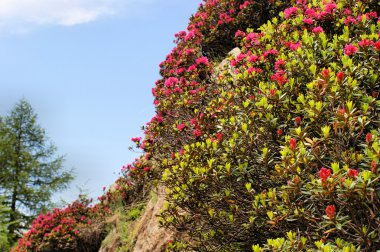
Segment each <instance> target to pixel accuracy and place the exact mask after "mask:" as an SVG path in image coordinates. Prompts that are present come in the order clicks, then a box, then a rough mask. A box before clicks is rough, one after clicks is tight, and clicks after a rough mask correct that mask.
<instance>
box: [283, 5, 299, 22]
mask: <svg viewBox="0 0 380 252" xmlns="http://www.w3.org/2000/svg"><path fill="white" fill-rule="evenodd" d="M297 11H298V8H297V7H290V8H287V9H285V10H284V14H285V18H286V19H288V18H289V17H290V16H291V15H293V14H295V13H297Z"/></svg>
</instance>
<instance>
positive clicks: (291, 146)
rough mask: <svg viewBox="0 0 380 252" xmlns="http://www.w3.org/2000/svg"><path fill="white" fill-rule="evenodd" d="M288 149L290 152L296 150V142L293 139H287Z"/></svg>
mask: <svg viewBox="0 0 380 252" xmlns="http://www.w3.org/2000/svg"><path fill="white" fill-rule="evenodd" d="M289 147H290V149H292V150H295V149H296V148H297V140H296V139H294V138H290V139H289Z"/></svg>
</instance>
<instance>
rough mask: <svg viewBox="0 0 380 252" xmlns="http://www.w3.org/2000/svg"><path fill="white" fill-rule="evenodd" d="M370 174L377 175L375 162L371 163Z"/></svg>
mask: <svg viewBox="0 0 380 252" xmlns="http://www.w3.org/2000/svg"><path fill="white" fill-rule="evenodd" d="M371 172H372V173H374V174H377V163H376V161H375V160H373V161H372V162H371Z"/></svg>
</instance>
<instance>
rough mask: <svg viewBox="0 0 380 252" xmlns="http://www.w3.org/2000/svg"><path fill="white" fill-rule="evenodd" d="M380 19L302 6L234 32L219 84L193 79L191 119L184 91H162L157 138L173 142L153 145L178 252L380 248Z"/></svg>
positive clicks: (369, 4) (341, 6) (362, 12)
mask: <svg viewBox="0 0 380 252" xmlns="http://www.w3.org/2000/svg"><path fill="white" fill-rule="evenodd" d="M210 2H212V1H210ZM218 2H219V1H218ZM225 4H227V3H225ZM227 5H228V4H227ZM231 7H232V5H231ZM378 8H379V3H378V2H376V1H352V0H342V1H339V2H332V1H330V2H321V1H298V3H297V4H296V5H294V6H293V7H290V8H287V9H286V10H285V11H284V12H283V13H281V14H280V15H279V17H275V18H273V19H272V20H271V21H270V22H268V23H265V24H263V25H262V26H261V27H260V28H259V29H258V30H254V29H248V30H247V31H245V32H238V33H237V37H236V39H238V40H240V49H241V53H240V54H239V55H237V56H236V57H232V56H231V57H230V59H229V64H228V65H227V66H226V68H225V70H224V71H221V72H220V73H219V72H215V71H214V73H213V75H212V74H211V75H209V76H208V77H207V78H206V79H202V74H203V72H199V71H198V72H197V74H194V75H195V78H200V79H199V85H200V87H203V88H204V90H203V91H201V92H203V94H202V96H201V97H202V98H201V101H199V102H195V105H194V103H191V104H192V105H191V106H193V107H192V109H193V110H192V112H191V111H190V112H189V110H188V108H189V106H187V105H185V104H188V99H190V98H189V97H191V93H190V91H183V92H182V93H181V92H178V93H176V91H175V90H176V89H177V90H178V88H183V89H184V90H188V89H187V88H189V87H188V86H186V80H183V81H182V82H183V83H181V79H180V77H173V76H174V75H173V76H170V77H169V76H168V77H167V78H166V80H164V83H165V84H166V85H165V88H164V89H165V90H172V93H170V91H165V92H164V91H162V90H161V91H160V92H161V93H170V95H168V96H166V98H164V96H158V97H159V105H158V112H159V113H161V114H159V115H158V116H160V117H162V118H160V119H159V120H157V119H156V121H155V123H157V121H158V123H157V124H153V125H154V127H156V128H153V129H155V130H157V131H158V132H160V130H163V129H167V130H166V131H165V132H164V133H163V134H156V135H155V133H157V132H156V131H154V130H153V131H151V132H148V133H150V134H151V135H149V134H148V137H147V139H148V140H149V141H151V142H150V143H152V142H153V144H152V146H153V147H152V149H151V150H150V153H151V155H152V158H153V159H154V160H156V161H159V162H160V163H159V166H158V167H159V168H160V169H164V172H163V175H162V182H163V184H164V185H165V186H166V187H167V191H168V194H167V200H168V204H167V207H166V209H165V210H164V211H163V212H162V214H161V222H162V224H163V225H164V226H167V227H171V228H175V229H176V230H177V231H179V233H180V234H183V235H182V236H180V237H178V239H177V243H174V244H173V245H171V249H172V250H179V251H183V250H186V249H189V250H191V249H193V250H194V249H195V250H196V251H250V250H252V249H253V250H254V251H301V250H307V249H309V250H320V251H338V250H339V251H355V250H360V251H374V250H375V249H379V248H380V238H379V237H380V234H379V229H378V227H379V225H380V209H379V204H380V201H379V200H380V198H379V197H380V195H379V183H380V182H379V180H380V178H379V173H378V164H379V158H380V147H379V146H380V130H379V122H380V120H379V119H380V117H379V112H380V101H379V90H380V83H379V78H378V75H379V72H380V71H379V70H380V69H379V68H380V64H379V60H380V59H379V56H380V40H379V36H380V35H379V30H380V23H379V21H378V17H377V16H378V13H377V12H376V11H377V10H378ZM180 46H182V45H181V44H179V47H180ZM177 49H178V47H177ZM175 50H176V49H175ZM175 50H174V51H175ZM175 56H176V55H173V59H170V58H169V60H170V61H171V62H172V61H174V62H175V61H176V60H177V59H176V58H175ZM200 62H205V63H202V64H203V67H205V68H203V69H205V70H206V71H210V73H211V72H213V71H212V70H211V69H212V68H213V67H212V66H215V65H216V64H217V63H216V62H208V61H207V60H206V59H202V60H201V61H200ZM199 65H200V64H198V67H199ZM176 70H178V65H175V66H173V67H172V68H169V67H168V68H166V69H165V71H166V72H169V73H170V72H171V73H173V72H174V73H175V72H176ZM173 78H177V79H178V82H177V81H176V80H175V79H173ZM196 80H197V81H198V79H196ZM160 88H163V87H160ZM199 89H200V88H199V87H198V90H199ZM173 90H174V91H173ZM160 92H159V93H160ZM192 93H193V94H194V92H192ZM197 95H198V93H196V94H195V95H194V96H196V97H197V98H194V99H195V100H196V99H198V98H199V97H200V96H197ZM196 101H197V100H196ZM180 104H182V106H183V108H180V106H179V105H180ZM162 108H165V113H164V112H163V111H162V110H161V109H162ZM167 118H169V119H167ZM170 118H171V119H170ZM170 123H171V129H168V128H169V126H167V125H170ZM160 127H162V128H160ZM157 128H158V129H157ZM151 129H152V128H151ZM169 132H171V134H172V135H169ZM168 141H170V143H171V144H169V143H168ZM159 143H162V144H163V146H162V147H163V149H164V150H166V151H168V150H170V149H171V150H172V152H173V154H171V155H170V152H169V153H166V158H164V156H165V155H164V154H165V153H161V150H157V149H156V148H154V147H155V146H157V148H158V144H159ZM148 150H149V148H148Z"/></svg>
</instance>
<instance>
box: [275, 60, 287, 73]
mask: <svg viewBox="0 0 380 252" xmlns="http://www.w3.org/2000/svg"><path fill="white" fill-rule="evenodd" d="M285 63H286V62H285V60H283V59H281V58H280V59H278V60H277V61H276V62H275V63H274V69H275V70H276V71H278V70H282V69H283V66H284V65H285Z"/></svg>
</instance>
